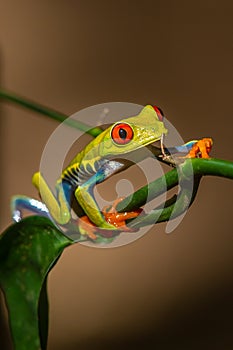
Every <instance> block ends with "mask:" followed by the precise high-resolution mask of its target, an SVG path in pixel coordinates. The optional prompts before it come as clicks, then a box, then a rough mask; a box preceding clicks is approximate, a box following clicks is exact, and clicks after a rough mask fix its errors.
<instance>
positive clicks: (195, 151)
mask: <svg viewBox="0 0 233 350" xmlns="http://www.w3.org/2000/svg"><path fill="white" fill-rule="evenodd" d="M212 145H213V140H212V139H211V138H207V137H205V138H203V139H200V140H191V141H188V142H186V143H185V144H183V145H181V146H175V147H169V148H166V149H165V152H168V155H167V156H166V155H165V158H166V157H169V154H171V155H173V154H177V153H187V155H186V156H185V157H187V158H196V157H200V158H209V157H210V156H209V153H210V151H211V148H212ZM179 158H182V157H180V156H179Z"/></svg>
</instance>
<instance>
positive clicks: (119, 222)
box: [102, 197, 142, 231]
mask: <svg viewBox="0 0 233 350" xmlns="http://www.w3.org/2000/svg"><path fill="white" fill-rule="evenodd" d="M123 199H124V198H123V197H121V198H117V199H116V200H115V201H114V202H113V204H112V205H111V206H106V207H104V208H103V210H102V213H103V215H104V217H105V220H106V221H107V222H108V223H110V224H111V225H113V226H115V227H116V228H119V229H120V230H124V231H132V229H131V228H129V227H127V226H126V220H129V219H133V218H136V217H137V216H138V215H139V214H140V213H141V212H142V209H141V208H140V209H137V210H134V211H130V212H123V213H118V212H117V210H116V207H117V205H118V203H120V202H121V201H122V200H123Z"/></svg>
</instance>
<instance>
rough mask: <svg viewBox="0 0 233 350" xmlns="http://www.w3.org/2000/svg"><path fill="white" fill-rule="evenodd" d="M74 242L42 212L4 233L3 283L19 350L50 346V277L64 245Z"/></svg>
mask: <svg viewBox="0 0 233 350" xmlns="http://www.w3.org/2000/svg"><path fill="white" fill-rule="evenodd" d="M72 243H73V241H71V240H70V239H68V238H67V237H66V236H64V235H63V234H62V233H61V232H60V231H59V230H58V229H57V228H56V227H55V226H54V225H53V224H52V223H51V221H50V220H48V219H46V218H43V217H38V216H33V217H28V218H26V219H24V220H22V221H21V222H20V223H18V224H14V225H12V226H10V227H9V228H8V229H7V230H6V231H5V232H4V233H3V234H2V235H0V286H1V288H2V290H3V292H4V295H5V299H6V304H7V308H8V312H9V320H10V328H11V334H12V340H13V344H14V349H15V350H28V349H30V350H38V349H46V341H47V322H48V320H47V317H48V303H47V293H46V277H47V274H48V272H49V270H50V269H51V268H52V267H53V265H54V264H55V263H56V261H57V259H58V258H59V256H60V255H61V253H62V251H63V249H64V248H65V247H67V246H69V245H70V244H72ZM38 312H39V315H38ZM39 316H40V317H41V319H39V318H40V317H39ZM40 336H41V340H40Z"/></svg>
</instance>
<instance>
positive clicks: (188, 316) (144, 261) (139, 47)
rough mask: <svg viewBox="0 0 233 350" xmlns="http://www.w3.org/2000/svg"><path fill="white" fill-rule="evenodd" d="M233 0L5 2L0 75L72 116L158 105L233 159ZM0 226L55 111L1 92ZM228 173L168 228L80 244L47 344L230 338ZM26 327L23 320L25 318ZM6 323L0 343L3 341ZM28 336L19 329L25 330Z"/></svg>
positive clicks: (55, 290) (55, 276)
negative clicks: (110, 244)
mask: <svg viewBox="0 0 233 350" xmlns="http://www.w3.org/2000/svg"><path fill="white" fill-rule="evenodd" d="M232 16H233V2H232V1H225V0H223V1H215V0H212V1H210V0H204V1H199V0H195V1H194V0H191V1H180V0H177V1H166V0H165V1H164V0H163V1H158V0H157V1H156V0H155V1H148V0H145V1H128V2H126V1H72V0H71V1H65V0H57V1H45V0H41V1H29V0H22V1H14V0H8V1H1V3H0V80H1V81H0V82H1V85H2V86H3V87H4V88H7V89H10V90H12V91H15V92H16V93H18V94H21V95H24V96H26V97H28V98H30V99H33V100H35V101H37V102H40V103H42V104H45V105H47V106H50V107H53V108H55V109H57V110H59V111H61V112H64V113H66V114H72V113H74V112H76V111H78V110H80V109H82V108H84V107H88V106H91V105H94V104H97V103H102V102H109V101H125V102H133V103H137V104H143V105H144V104H146V103H152V104H157V105H159V106H160V107H161V108H162V109H163V110H164V112H165V114H166V116H167V117H168V119H169V120H170V121H171V122H172V123H173V124H174V125H175V126H176V128H177V130H179V132H180V133H181V135H182V136H183V138H184V139H185V140H190V139H192V138H198V137H203V136H212V137H213V139H214V149H213V152H212V154H213V156H215V157H217V158H223V159H229V160H232V151H231V149H232V115H233V113H232V112H233V108H232V83H233V74H232V73H233V71H232V62H233V46H232V32H233V25H232V23H233V18H232ZM0 122H1V228H5V227H6V226H7V225H9V224H10V213H9V199H10V197H11V196H12V195H13V194H16V193H22V194H27V195H30V196H36V191H35V189H34V188H33V186H32V185H31V176H32V174H33V172H34V171H36V170H37V169H38V166H39V161H40V156H41V152H42V150H43V146H44V144H45V143H46V141H47V139H48V138H49V136H50V134H51V132H52V131H53V130H54V129H55V127H56V126H57V123H56V122H54V121H51V120H48V119H46V118H44V117H41V116H38V115H37V114H35V113H31V112H29V111H26V110H24V109H21V108H19V107H17V106H12V105H8V104H6V103H2V104H1V120H0ZM232 196H233V186H232V182H231V181H230V180H227V179H221V178H205V179H204V180H203V181H202V183H201V187H200V189H199V192H198V195H197V199H196V201H195V203H194V204H193V206H192V207H191V209H190V210H189V212H188V214H187V215H186V216H185V218H184V220H183V221H182V223H181V224H180V225H179V227H178V228H177V229H176V230H175V232H173V233H172V234H171V235H166V234H165V233H164V227H165V225H163V224H159V225H156V226H155V227H154V228H153V229H152V230H151V231H150V232H149V233H148V234H147V235H146V236H144V237H143V238H142V239H140V240H138V241H136V242H135V243H132V244H130V245H127V246H124V247H121V248H116V249H93V248H87V247H84V246H79V245H75V246H73V247H72V248H70V249H67V250H66V251H65V252H64V254H63V255H62V258H61V259H60V260H59V263H58V264H57V265H56V268H54V270H53V271H52V273H51V274H50V278H49V298H50V312H51V314H50V331H49V346H48V349H49V350H53V349H56V350H62V349H65V348H67V349H82V350H83V349H84V350H86V349H112V348H114V347H115V346H116V347H121V348H136V347H137V346H140V347H141V348H142V349H155V348H156V349H170V348H173V349H224V350H225V349H232V348H233V335H232V328H233V323H232V309H233V297H232V295H233V294H232V292H233V280H232V272H233V254H232V249H233V236H232ZM25 331H26V330H25ZM5 334H7V329H6V325H5V324H4V321H2V324H1V330H0V345H1V348H3V349H8V346H7V343H6V340H5ZM22 336H23V335H22Z"/></svg>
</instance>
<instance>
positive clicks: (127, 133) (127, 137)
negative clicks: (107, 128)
mask: <svg viewBox="0 0 233 350" xmlns="http://www.w3.org/2000/svg"><path fill="white" fill-rule="evenodd" d="M111 137H112V140H113V141H114V142H115V143H116V144H118V145H125V144H127V143H129V142H130V141H131V140H132V138H133V129H132V128H131V126H130V125H129V124H126V123H118V124H115V125H114V126H113V128H112V131H111Z"/></svg>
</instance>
